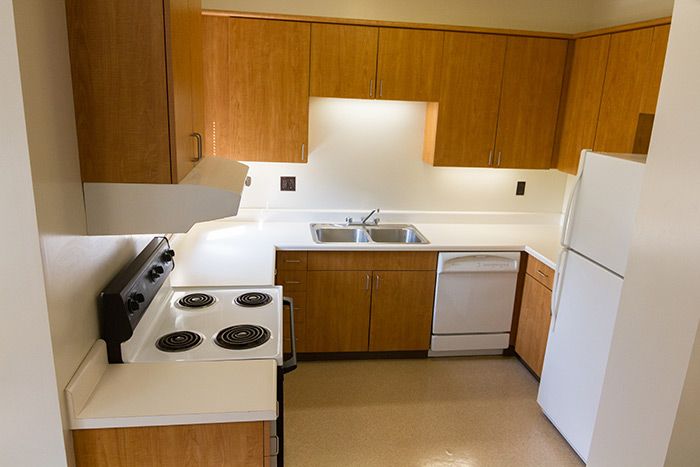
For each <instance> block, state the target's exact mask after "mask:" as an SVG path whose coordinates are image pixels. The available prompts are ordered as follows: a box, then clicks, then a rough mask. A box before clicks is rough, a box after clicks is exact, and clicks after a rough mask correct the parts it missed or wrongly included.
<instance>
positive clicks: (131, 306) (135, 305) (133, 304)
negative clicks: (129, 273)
mask: <svg viewBox="0 0 700 467" xmlns="http://www.w3.org/2000/svg"><path fill="white" fill-rule="evenodd" d="M126 308H127V310H129V314H133V313H134V312H135V311H136V310H138V309H139V302H137V301H136V300H135V299H133V298H130V299H128V300H127V301H126Z"/></svg>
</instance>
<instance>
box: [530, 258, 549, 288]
mask: <svg viewBox="0 0 700 467" xmlns="http://www.w3.org/2000/svg"><path fill="white" fill-rule="evenodd" d="M527 273H528V274H530V275H531V276H532V277H534V278H535V279H537V281H538V282H540V283H541V284H542V285H544V286H545V287H547V288H548V289H549V290H552V288H553V287H554V269H552V268H550V267H549V266H547V265H546V264H544V263H543V262H542V261H540V260H538V259H537V258H535V257H534V256H532V255H530V256H529V257H528V259H527Z"/></svg>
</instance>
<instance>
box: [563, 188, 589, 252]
mask: <svg viewBox="0 0 700 467" xmlns="http://www.w3.org/2000/svg"><path fill="white" fill-rule="evenodd" d="M582 178H583V174H580V175H579V176H578V178H577V179H576V184H575V185H574V189H573V190H572V191H571V196H569V202H568V203H567V204H566V214H564V225H563V226H562V229H561V239H560V240H559V243H561V246H563V247H564V248H569V229H570V228H571V213H572V211H573V209H574V206H575V205H576V197H577V195H578V191H579V187H580V186H581V179H582Z"/></svg>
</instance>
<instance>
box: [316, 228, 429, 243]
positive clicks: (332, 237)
mask: <svg viewBox="0 0 700 467" xmlns="http://www.w3.org/2000/svg"><path fill="white" fill-rule="evenodd" d="M311 237H312V238H313V240H314V242H316V243H401V244H425V243H430V242H428V239H427V238H425V237H424V236H423V235H422V234H421V233H420V232H419V231H418V229H416V228H415V227H414V226H412V225H410V224H384V225H366V226H365V225H345V224H311Z"/></svg>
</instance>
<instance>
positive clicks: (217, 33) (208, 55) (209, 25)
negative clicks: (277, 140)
mask: <svg viewBox="0 0 700 467" xmlns="http://www.w3.org/2000/svg"><path fill="white" fill-rule="evenodd" d="M202 22H203V24H202V29H203V39H202V51H203V52H202V53H203V56H204V63H205V67H204V122H205V124H204V126H205V130H204V153H205V154H207V155H212V156H225V155H227V154H232V151H233V150H232V147H231V138H232V135H231V133H232V128H231V121H230V118H231V116H230V113H229V102H230V94H229V80H228V76H229V63H228V60H229V51H228V48H229V41H228V23H229V20H228V18H225V17H222V16H207V15H205V16H203V17H202Z"/></svg>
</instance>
